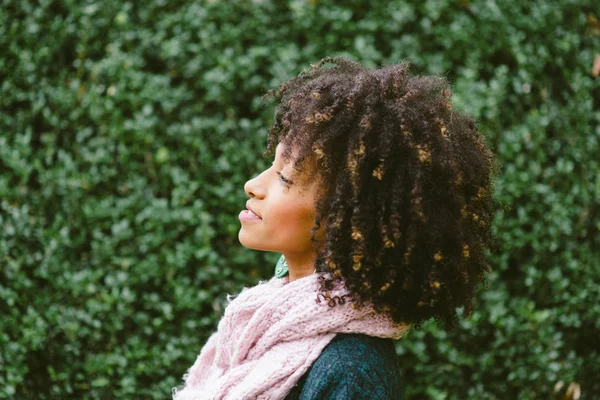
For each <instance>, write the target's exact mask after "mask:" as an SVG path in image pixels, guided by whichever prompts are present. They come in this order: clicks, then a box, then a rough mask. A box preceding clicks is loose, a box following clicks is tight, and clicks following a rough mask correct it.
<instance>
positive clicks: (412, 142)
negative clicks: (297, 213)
mask: <svg viewBox="0 0 600 400" xmlns="http://www.w3.org/2000/svg"><path fill="white" fill-rule="evenodd" d="M329 63H331V64H333V66H332V67H331V68H325V66H326V65H327V64H329ZM450 96H451V91H450V87H449V83H448V81H447V79H446V78H444V77H440V76H411V75H410V74H409V63H408V62H403V63H401V64H397V65H390V66H385V67H382V68H379V69H372V70H370V69H366V68H364V67H362V66H361V65H360V64H358V63H356V62H353V61H351V60H348V59H346V58H342V57H327V58H324V59H323V60H321V61H320V62H318V63H317V64H313V65H311V67H310V68H308V69H306V70H305V71H303V72H302V73H301V74H300V75H298V76H297V77H294V78H292V79H290V80H288V81H287V82H284V83H282V84H281V85H280V87H279V89H278V90H271V91H269V92H268V93H267V95H266V96H265V97H267V98H269V97H271V98H275V99H276V100H277V101H278V106H277V108H276V112H275V120H274V123H273V125H272V126H271V128H270V131H269V137H268V144H267V149H266V150H265V153H264V154H263V155H264V156H265V157H268V156H271V155H273V153H274V149H275V147H276V146H277V144H278V143H280V142H281V143H282V144H283V146H284V152H283V157H284V158H286V159H289V158H290V157H291V151H292V148H293V149H294V150H295V153H296V156H295V159H294V161H293V163H292V164H294V165H295V166H296V168H297V170H298V171H300V170H301V168H302V167H301V166H302V165H303V161H306V160H308V159H311V160H314V161H316V163H315V165H316V169H317V170H316V171H314V174H313V175H311V176H312V179H315V180H316V181H317V185H318V196H317V199H316V200H315V209H316V218H315V226H314V227H313V228H312V240H313V241H315V232H316V231H317V230H318V229H319V227H320V226H321V224H323V226H324V227H325V228H326V233H325V239H324V241H323V243H322V247H319V249H320V250H319V252H318V254H317V260H316V265H315V267H316V269H317V271H319V272H329V273H330V274H320V276H319V281H320V285H321V287H320V292H322V293H321V294H320V295H321V296H324V297H327V296H328V291H330V290H332V288H333V287H334V284H335V282H336V281H338V280H343V281H344V282H345V284H346V286H347V287H348V289H349V291H350V293H351V300H352V306H353V307H361V306H362V305H363V302H371V303H372V304H373V306H374V308H375V310H377V311H379V312H382V313H387V314H388V315H390V316H391V317H392V318H393V319H394V320H395V321H397V322H404V323H411V324H413V326H415V327H419V326H420V325H421V324H422V323H423V322H425V321H426V320H428V319H430V318H431V317H433V318H435V319H436V321H437V322H438V325H440V326H443V327H444V328H445V329H446V330H448V331H451V330H453V329H454V328H455V326H456V324H457V323H458V317H457V308H458V307H464V311H465V315H466V316H467V317H470V316H471V314H472V310H473V296H474V293H475V287H476V285H477V284H478V283H484V284H485V283H486V277H485V273H486V272H490V268H489V266H488V262H487V260H486V255H485V251H486V249H487V248H491V247H492V244H493V242H494V237H493V236H492V233H491V225H492V221H493V218H494V210H493V208H494V207H493V206H494V202H493V196H492V194H493V180H492V177H493V174H494V172H495V169H496V165H495V157H494V154H493V152H492V151H491V150H490V149H489V148H488V147H487V146H486V141H485V137H484V136H483V135H482V134H481V133H479V132H478V130H477V126H476V123H475V121H474V120H473V119H472V118H470V117H469V116H467V115H465V114H463V113H460V112H458V111H456V110H453V108H452V103H451V101H450ZM335 304H336V303H335V301H334V302H333V303H331V302H330V305H332V306H335Z"/></svg>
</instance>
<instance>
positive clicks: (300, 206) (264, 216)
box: [238, 143, 320, 258]
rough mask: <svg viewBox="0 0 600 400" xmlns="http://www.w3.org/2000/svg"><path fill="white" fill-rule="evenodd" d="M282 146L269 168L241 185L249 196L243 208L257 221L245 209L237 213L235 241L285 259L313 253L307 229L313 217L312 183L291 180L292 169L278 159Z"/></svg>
mask: <svg viewBox="0 0 600 400" xmlns="http://www.w3.org/2000/svg"><path fill="white" fill-rule="evenodd" d="M282 146H283V145H282V144H281V143H280V144H279V145H277V148H276V150H275V153H276V154H275V160H274V161H273V164H272V165H271V167H270V168H268V169H266V170H265V171H263V172H262V173H261V174H260V175H258V176H257V177H255V178H253V179H250V180H249V181H248V182H246V184H245V185H244V190H245V191H246V193H247V194H248V196H250V199H249V200H248V201H247V202H246V205H247V207H246V208H249V209H251V210H252V211H254V213H256V215H258V218H257V217H252V215H251V214H250V213H249V212H248V210H244V211H242V212H241V213H240V222H241V224H242V226H241V229H240V232H239V234H238V239H239V241H240V243H241V244H242V245H243V246H245V247H247V248H250V249H255V250H264V251H273V252H280V253H283V254H284V255H285V256H286V258H287V257H290V256H294V257H302V256H303V255H306V256H309V255H310V254H312V253H314V249H313V245H312V242H311V240H310V235H311V232H310V229H311V228H312V227H313V225H314V218H315V205H314V201H315V195H316V185H315V184H314V182H315V180H309V179H302V182H300V179H294V180H291V176H292V172H293V167H292V165H291V164H289V163H287V164H286V163H285V162H284V160H283V159H282V158H281V153H282V151H283V147H282ZM318 233H320V232H317V238H319V234H318Z"/></svg>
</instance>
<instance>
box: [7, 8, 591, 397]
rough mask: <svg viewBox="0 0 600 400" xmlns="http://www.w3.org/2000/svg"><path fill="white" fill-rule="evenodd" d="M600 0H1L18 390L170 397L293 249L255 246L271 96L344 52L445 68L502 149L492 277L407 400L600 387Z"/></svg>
mask: <svg viewBox="0 0 600 400" xmlns="http://www.w3.org/2000/svg"><path fill="white" fill-rule="evenodd" d="M335 3H338V4H335ZM592 3H593V2H589V1H584V0H558V1H553V2H547V1H541V0H540V1H531V2H526V3H523V2H520V1H516V0H511V1H504V2H497V3H496V2H483V1H480V2H479V1H469V0H461V1H449V0H443V1H434V0H427V1H416V0H413V1H409V2H405V1H371V2H366V1H358V0H353V1H346V2H333V1H318V0H311V1H308V0H290V1H287V2H283V1H276V0H254V1H250V0H235V1H234V0H231V1H216V0H212V1H210V0H209V1H165V0H151V1H148V2H145V3H141V2H121V1H104V2H97V3H94V2H91V1H86V2H73V1H69V0H63V1H52V0H45V1H37V2H33V1H29V0H18V1H17V0H8V1H6V2H4V3H3V7H2V8H0V51H1V55H2V56H1V57H0V229H1V232H2V234H1V235H0V312H1V316H2V317H1V319H0V398H19V399H57V398H60V399H108V398H120V399H138V398H144V399H146V398H148V399H164V398H168V397H169V396H170V390H171V388H172V387H173V386H175V385H178V384H180V383H181V377H182V375H183V373H184V372H185V370H186V369H187V368H188V367H189V366H190V365H191V364H192V362H193V360H194V359H195V357H196V355H197V353H198V352H199V350H200V348H201V346H202V345H203V344H204V343H205V341H206V339H207V338H208V336H209V334H210V333H212V331H213V330H214V329H215V328H216V323H217V321H218V319H219V317H220V315H221V313H222V310H223V307H224V304H225V294H226V293H235V292H237V291H239V290H240V289H241V287H243V286H249V285H254V284H256V282H257V279H259V278H267V277H269V276H271V274H272V272H273V269H272V268H273V265H274V263H275V261H276V259H277V256H278V255H277V254H266V253H261V252H256V251H251V250H248V249H246V248H244V247H243V246H241V245H240V244H239V242H238V241H237V232H238V230H239V221H238V220H237V213H238V211H239V210H240V209H241V208H243V205H244V202H245V199H246V195H245V193H244V190H243V184H244V183H245V182H246V180H247V179H249V178H250V177H252V176H253V175H254V174H255V173H257V172H258V171H260V170H261V169H263V168H265V167H266V165H267V162H266V161H265V160H262V159H261V158H260V156H259V155H260V153H261V151H262V149H263V147H264V145H265V137H266V132H267V127H268V126H269V125H270V122H271V118H272V112H273V110H272V106H269V107H263V106H261V100H260V97H261V95H262V94H263V93H264V92H265V91H266V90H267V89H269V88H273V87H276V86H277V84H278V83H279V82H281V81H283V80H285V79H287V78H289V77H291V76H292V75H295V74H297V73H298V72H300V71H301V70H302V69H303V68H304V67H306V66H307V65H308V64H310V63H313V62H315V61H318V60H319V59H321V58H322V57H324V56H326V55H335V54H341V55H347V56H349V57H352V58H354V59H356V60H359V61H361V62H363V63H364V64H366V65H368V66H376V65H382V64H385V63H397V62H400V61H401V60H404V59H408V60H409V61H411V62H412V63H413V71H415V72H417V73H427V74H443V75H446V76H448V77H449V78H450V79H451V81H452V82H453V83H454V96H453V99H454V102H455V107H456V108H459V109H462V110H465V111H467V112H470V113H471V114H473V115H475V116H476V117H477V118H478V120H479V121H480V127H482V131H483V133H484V134H485V135H486V136H487V137H488V138H489V142H490V144H491V146H492V147H493V149H494V150H495V151H496V152H497V154H498V157H499V159H500V160H501V162H502V165H503V171H502V172H503V173H502V175H501V176H500V177H499V180H498V184H497V194H496V195H497V198H498V199H499V200H500V201H501V204H502V205H503V206H502V207H501V208H500V209H498V210H497V221H496V225H495V231H496V233H497V234H498V236H499V237H500V239H501V242H502V244H503V248H502V251H501V252H500V254H499V255H497V256H493V257H492V256H490V257H492V260H491V261H492V265H493V268H494V273H493V274H492V276H491V277H490V280H489V285H488V288H487V290H485V291H482V292H481V295H480V296H479V305H478V311H477V312H476V313H475V314H474V316H473V318H472V319H471V320H464V321H463V322H462V324H461V327H460V329H459V330H457V332H456V333H455V334H452V335H447V334H445V333H444V332H442V331H440V330H438V329H436V327H435V325H434V324H427V325H426V326H425V327H424V328H423V329H422V330H418V331H417V330H413V331H411V332H410V333H409V334H408V335H407V336H406V337H405V338H403V339H402V340H401V341H399V342H398V343H397V351H398V354H399V355H400V362H401V365H402V373H403V380H404V384H405V393H406V398H407V399H465V398H470V399H534V398H544V399H547V398H549V396H551V393H552V391H553V389H554V386H555V384H556V383H557V382H559V381H563V382H565V385H567V384H569V383H572V382H575V383H577V384H579V385H581V391H582V396H581V399H583V400H590V399H594V398H598V397H599V396H600V381H599V380H598V379H597V377H598V376H600V363H598V359H599V358H600V341H599V340H598V337H599V332H600V303H599V302H598V298H600V285H599V284H598V282H599V281H600V263H599V262H598V260H600V234H599V231H600V211H599V205H600V166H599V161H598V160H599V159H600V157H598V154H600V147H599V140H600V111H599V110H600V78H599V77H594V76H593V74H592V64H593V61H594V57H595V56H596V57H598V54H600V23H599V22H598V19H599V18H600V12H599V11H598V9H597V8H595V7H593V6H592ZM341 4H344V5H341Z"/></svg>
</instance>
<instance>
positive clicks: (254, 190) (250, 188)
mask: <svg viewBox="0 0 600 400" xmlns="http://www.w3.org/2000/svg"><path fill="white" fill-rule="evenodd" d="M261 175H262V174H260V175H258V176H256V177H254V178H252V179H250V180H249V181H247V182H246V183H245V184H244V191H245V192H246V194H247V195H248V196H250V197H251V198H254V197H258V198H263V197H265V189H264V185H262V184H261V181H260V177H261Z"/></svg>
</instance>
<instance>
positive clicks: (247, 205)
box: [246, 202, 262, 218]
mask: <svg viewBox="0 0 600 400" xmlns="http://www.w3.org/2000/svg"><path fill="white" fill-rule="evenodd" d="M246 208H247V209H248V210H250V211H252V212H253V213H254V214H256V216H257V217H258V218H262V217H261V216H260V214H259V213H257V212H256V211H254V210H253V209H252V207H250V203H249V202H246Z"/></svg>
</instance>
